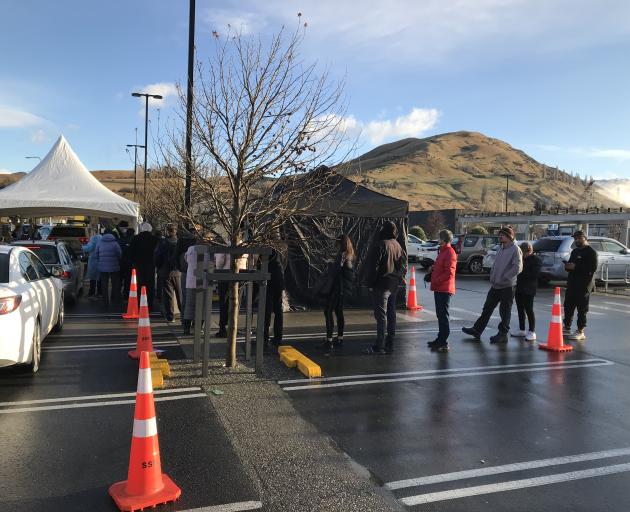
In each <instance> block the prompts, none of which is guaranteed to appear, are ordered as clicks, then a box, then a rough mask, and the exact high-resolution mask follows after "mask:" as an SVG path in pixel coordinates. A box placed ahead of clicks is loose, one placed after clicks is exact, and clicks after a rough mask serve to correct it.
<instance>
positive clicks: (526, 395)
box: [280, 276, 630, 511]
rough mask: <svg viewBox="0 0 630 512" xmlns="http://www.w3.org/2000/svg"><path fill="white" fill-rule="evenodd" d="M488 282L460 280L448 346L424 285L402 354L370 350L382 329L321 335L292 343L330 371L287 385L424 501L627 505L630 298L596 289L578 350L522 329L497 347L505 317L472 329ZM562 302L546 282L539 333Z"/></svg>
mask: <svg viewBox="0 0 630 512" xmlns="http://www.w3.org/2000/svg"><path fill="white" fill-rule="evenodd" d="M487 286H488V285H487V280H486V281H484V280H483V279H479V278H474V277H472V276H471V277H470V278H463V279H459V283H458V292H457V295H456V296H455V298H454V300H453V303H452V305H453V308H452V316H453V317H454V318H452V334H451V338H450V339H449V341H450V344H451V352H450V353H448V354H436V353H431V352H430V351H429V350H428V349H427V347H426V342H427V341H429V340H431V339H433V338H434V336H435V317H434V315H433V313H432V309H433V308H432V304H431V295H430V293H429V292H428V290H425V289H424V288H420V287H419V295H420V301H421V303H422V304H423V305H424V306H425V309H424V310H423V311H422V312H419V313H410V312H402V311H401V312H399V315H398V319H399V322H400V323H399V335H398V336H397V338H398V340H397V344H396V351H395V353H394V354H393V355H390V356H374V355H367V354H364V353H363V350H364V349H365V348H366V347H367V346H368V345H369V344H370V342H371V340H372V339H373V336H374V335H373V334H372V333H371V332H369V333H365V334H363V335H361V336H351V337H345V338H344V340H345V343H344V345H345V346H344V348H343V349H342V350H339V351H336V352H333V354H332V355H330V356H327V355H324V354H322V353H321V352H320V351H319V350H317V348H316V347H315V344H314V343H313V342H312V341H311V340H304V339H300V340H294V341H293V342H292V343H291V344H292V345H293V346H295V347H296V348H298V350H302V351H303V352H305V353H306V354H307V355H308V356H309V357H311V358H312V359H314V360H315V361H316V362H317V363H319V364H320V365H321V367H322V372H323V375H324V379H322V380H321V381H319V382H313V381H312V380H311V381H306V380H305V379H300V378H295V379H288V380H285V381H281V382H280V384H281V386H282V388H283V389H284V390H285V391H286V392H287V394H288V395H289V396H290V398H291V400H292V402H293V404H294V405H295V407H296V408H297V409H298V410H299V411H300V413H301V414H302V415H303V416H304V417H306V418H307V419H308V420H309V421H311V422H312V423H313V424H315V425H316V426H317V427H318V428H319V429H320V430H321V431H323V432H326V433H328V434H329V435H330V436H331V437H332V438H333V440H334V441H335V443H336V444H337V445H338V446H339V447H340V448H341V449H343V450H344V451H345V452H346V453H347V454H348V455H349V456H350V457H352V458H353V459H354V460H355V461H357V462H358V463H359V464H361V465H363V466H364V467H366V468H367V469H368V470H369V471H370V472H371V474H372V477H373V478H374V480H375V481H377V482H379V483H380V484H381V485H382V486H383V487H384V488H386V489H388V490H390V491H391V492H393V493H394V495H395V497H396V498H397V499H398V500H399V502H400V503H401V504H403V505H406V506H409V507H412V508H413V509H417V510H441V511H444V510H449V511H450V510H452V511H459V510H467V511H474V510H480V511H481V510H523V511H525V510H528V511H531V510H541V511H542V510H572V511H574V510H589V511H595V510H601V511H604V510H622V509H625V508H626V504H627V503H628V502H630V489H629V488H628V485H627V484H628V482H630V400H629V399H628V398H627V396H626V395H627V394H626V393H625V392H624V391H623V390H625V389H627V388H628V386H629V385H630V368H629V367H628V365H629V364H630V340H629V339H628V335H627V332H628V328H629V327H630V301H627V302H624V301H619V300H617V301H615V300H611V299H610V298H607V297H601V296H595V297H593V298H592V301H591V314H589V326H588V328H587V334H588V336H589V338H588V340H587V341H586V342H585V343H576V342H573V345H574V346H575V350H574V351H573V352H569V353H561V354H558V353H548V352H544V351H541V350H538V348H537V346H536V344H532V343H528V342H525V341H521V340H517V339H515V338H511V339H510V341H509V342H508V344H507V345H504V346H495V345H491V344H489V343H488V338H489V336H490V335H492V334H494V333H495V332H496V330H495V329H496V325H497V324H498V321H499V320H498V316H496V317H495V318H493V320H492V321H491V323H490V324H489V328H488V330H487V331H486V332H485V333H484V335H483V337H482V343H475V342H473V341H471V340H470V338H467V337H466V336H465V335H463V333H461V326H463V325H472V323H473V322H474V320H475V318H476V316H477V314H478V312H479V311H480V309H481V306H482V304H483V300H484V298H485V293H486V291H487ZM552 302H553V290H552V289H542V290H540V291H539V296H538V297H537V300H536V313H537V321H538V328H537V331H538V335H539V339H540V341H544V340H545V338H546V334H547V331H548V325H549V320H550V316H551V315H550V312H551V303H552ZM515 322H516V311H515V310H514V312H513V319H512V326H513V327H515V326H516V325H515ZM354 329H358V327H353V330H354ZM370 329H373V326H370V324H367V323H366V325H365V326H364V330H365V331H368V330H370Z"/></svg>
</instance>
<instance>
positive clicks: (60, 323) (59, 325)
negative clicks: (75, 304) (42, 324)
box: [53, 295, 66, 332]
mask: <svg viewBox="0 0 630 512" xmlns="http://www.w3.org/2000/svg"><path fill="white" fill-rule="evenodd" d="M63 302H64V297H63V295H62V296H61V302H60V304H59V313H58V314H57V323H56V324H55V326H54V327H53V331H54V332H59V331H61V329H63V322H64V321H65V319H66V308H65V306H64V303H63Z"/></svg>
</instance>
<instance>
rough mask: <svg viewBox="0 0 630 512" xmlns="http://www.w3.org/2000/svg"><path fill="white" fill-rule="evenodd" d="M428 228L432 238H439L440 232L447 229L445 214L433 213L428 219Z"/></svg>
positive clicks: (428, 233) (437, 211) (427, 231)
mask: <svg viewBox="0 0 630 512" xmlns="http://www.w3.org/2000/svg"><path fill="white" fill-rule="evenodd" d="M426 228H427V230H426V233H427V235H428V236H429V237H430V238H437V236H438V233H439V231H440V230H441V229H444V228H446V219H445V218H444V214H443V213H442V212H441V211H439V210H435V211H432V212H431V213H430V214H429V216H428V217H427V221H426Z"/></svg>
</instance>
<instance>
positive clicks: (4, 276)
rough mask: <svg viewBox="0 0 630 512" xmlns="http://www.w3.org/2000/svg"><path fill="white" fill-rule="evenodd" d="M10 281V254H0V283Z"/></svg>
mask: <svg viewBox="0 0 630 512" xmlns="http://www.w3.org/2000/svg"><path fill="white" fill-rule="evenodd" d="M8 282H9V255H8V254H0V283H8Z"/></svg>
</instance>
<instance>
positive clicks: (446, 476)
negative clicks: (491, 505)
mask: <svg viewBox="0 0 630 512" xmlns="http://www.w3.org/2000/svg"><path fill="white" fill-rule="evenodd" d="M624 455H630V448H619V449H616V450H606V451H601V452H591V453H580V454H577V455H567V456H565V457H554V458H550V459H540V460H530V461H526V462H517V463H515V464H504V465H502V466H490V467H484V468H477V469H468V470H465V471H455V472H453V473H443V474H441V475H429V476H423V477H420V478H410V479H408V480H397V481H395V482H388V483H386V484H385V487H386V488H387V489H389V490H392V491H393V490H396V489H405V488H406V487H419V486H421V485H431V484H440V483H444V482H452V481H454V480H464V479H467V478H476V477H482V476H489V475H499V474H501V473H510V472H513V471H525V470H528V469H537V468H545V467H549V466H559V465H561V464H574V463H576V462H586V461H590V460H600V459H608V458H611V457H621V456H624Z"/></svg>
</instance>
